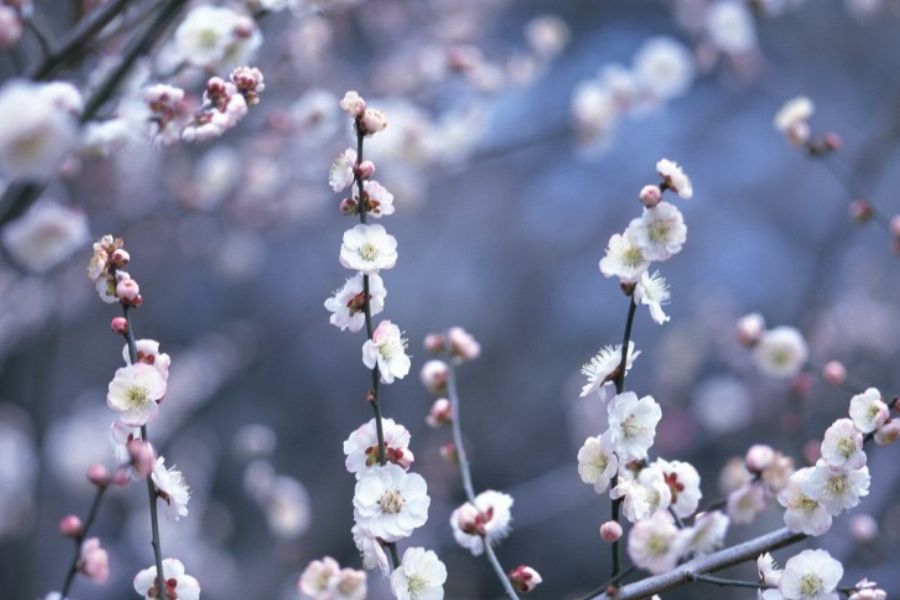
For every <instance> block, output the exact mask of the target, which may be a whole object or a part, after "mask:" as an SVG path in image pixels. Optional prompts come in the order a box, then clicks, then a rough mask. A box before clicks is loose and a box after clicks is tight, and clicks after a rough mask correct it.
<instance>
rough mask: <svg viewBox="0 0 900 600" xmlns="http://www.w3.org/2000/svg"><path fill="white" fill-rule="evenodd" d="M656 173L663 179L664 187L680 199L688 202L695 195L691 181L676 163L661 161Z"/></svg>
mask: <svg viewBox="0 0 900 600" xmlns="http://www.w3.org/2000/svg"><path fill="white" fill-rule="evenodd" d="M656 172H657V173H659V176H660V177H662V178H663V184H664V186H665V187H666V188H668V189H670V190H672V191H673V192H675V193H676V194H678V197H679V198H683V199H685V200H688V199H689V198H691V197H692V196H693V195H694V187H693V185H691V179H690V178H689V177H688V176H687V175H685V173H684V170H683V169H682V168H681V167H680V166H678V163H676V162H675V161H671V160H669V159H668V158H663V159H660V160H659V162H657V163H656Z"/></svg>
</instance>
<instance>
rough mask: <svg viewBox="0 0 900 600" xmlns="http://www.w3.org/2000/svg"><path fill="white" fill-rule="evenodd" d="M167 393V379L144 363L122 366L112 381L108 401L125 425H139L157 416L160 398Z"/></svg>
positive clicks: (107, 396)
mask: <svg viewBox="0 0 900 600" xmlns="http://www.w3.org/2000/svg"><path fill="white" fill-rule="evenodd" d="M165 394H166V380H165V379H164V378H163V376H162V375H160V374H159V371H157V370H156V369H155V368H154V367H151V366H150V365H147V364H144V363H138V364H136V365H130V366H128V367H122V368H120V369H118V370H116V376H115V378H113V380H112V381H111V382H110V383H109V393H108V394H107V395H106V403H107V404H108V405H109V407H110V408H111V409H113V410H115V411H116V412H118V413H119V419H120V420H121V421H122V422H123V423H125V424H126V425H131V426H134V427H140V426H141V425H146V424H147V423H148V422H149V421H151V420H153V418H154V417H156V413H157V411H158V410H159V405H158V403H159V401H160V400H161V399H162V397H163V396H164V395H165Z"/></svg>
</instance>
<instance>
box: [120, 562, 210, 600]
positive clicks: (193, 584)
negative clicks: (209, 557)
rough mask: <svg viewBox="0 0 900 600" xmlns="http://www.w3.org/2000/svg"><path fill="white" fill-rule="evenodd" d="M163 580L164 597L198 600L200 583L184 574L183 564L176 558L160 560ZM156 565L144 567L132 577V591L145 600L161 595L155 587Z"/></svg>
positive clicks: (158, 597)
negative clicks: (164, 586)
mask: <svg viewBox="0 0 900 600" xmlns="http://www.w3.org/2000/svg"><path fill="white" fill-rule="evenodd" d="M162 570H163V580H164V581H165V582H166V590H165V591H164V592H163V594H165V597H166V598H177V599H178V600H200V583H199V582H198V581H197V580H196V579H195V578H193V577H191V576H190V575H187V574H185V572H184V565H183V564H181V561H180V560H178V559H177V558H164V559H163V561H162ZM156 580H157V577H156V565H153V566H151V567H150V568H147V569H144V570H143V571H141V572H140V573H138V574H137V575H135V577H134V591H136V592H137V593H138V595H139V596H143V597H144V599H145V600H159V599H160V598H161V597H163V594H160V591H159V590H158V589H157V587H156Z"/></svg>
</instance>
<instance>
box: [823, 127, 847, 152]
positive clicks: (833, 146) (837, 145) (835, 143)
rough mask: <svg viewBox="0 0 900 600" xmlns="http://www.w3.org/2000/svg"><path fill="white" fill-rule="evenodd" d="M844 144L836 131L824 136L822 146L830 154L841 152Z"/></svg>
mask: <svg viewBox="0 0 900 600" xmlns="http://www.w3.org/2000/svg"><path fill="white" fill-rule="evenodd" d="M842 144H843V142H842V140H841V136H840V134H838V133H837V132H836V131H829V132H828V133H826V134H825V135H824V136H822V146H823V147H824V148H825V150H828V151H829V152H834V151H835V150H840V149H841V145H842Z"/></svg>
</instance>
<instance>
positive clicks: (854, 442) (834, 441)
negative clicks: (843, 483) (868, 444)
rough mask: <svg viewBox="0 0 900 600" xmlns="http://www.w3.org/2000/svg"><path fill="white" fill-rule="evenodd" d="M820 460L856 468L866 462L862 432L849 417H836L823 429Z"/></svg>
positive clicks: (837, 465) (832, 464)
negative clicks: (836, 418)
mask: <svg viewBox="0 0 900 600" xmlns="http://www.w3.org/2000/svg"><path fill="white" fill-rule="evenodd" d="M822 460H824V461H825V463H826V464H828V465H830V466H832V467H846V468H848V469H858V468H860V467H862V466H864V465H865V464H866V453H865V452H863V436H862V433H860V431H859V430H858V429H857V428H856V426H855V425H854V424H853V421H851V420H850V419H838V420H837V421H835V422H834V423H833V424H832V425H831V427H829V428H828V429H827V430H825V438H824V439H823V440H822Z"/></svg>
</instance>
